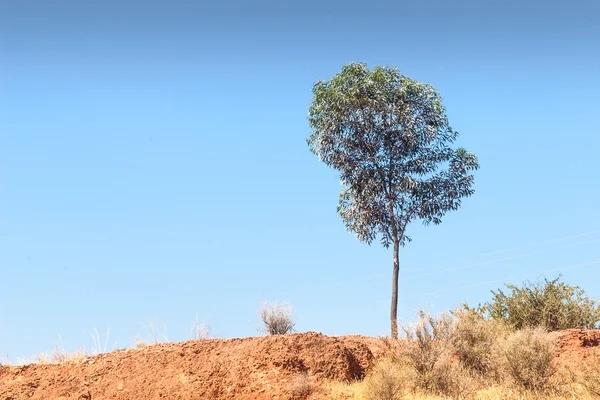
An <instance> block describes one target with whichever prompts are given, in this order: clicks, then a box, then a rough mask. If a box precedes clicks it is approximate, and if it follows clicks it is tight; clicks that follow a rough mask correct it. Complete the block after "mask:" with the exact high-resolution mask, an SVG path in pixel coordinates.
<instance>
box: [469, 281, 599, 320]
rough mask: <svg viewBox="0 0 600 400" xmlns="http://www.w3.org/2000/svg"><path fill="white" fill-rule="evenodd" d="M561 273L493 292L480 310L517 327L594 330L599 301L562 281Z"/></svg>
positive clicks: (597, 318)
mask: <svg viewBox="0 0 600 400" xmlns="http://www.w3.org/2000/svg"><path fill="white" fill-rule="evenodd" d="M560 279H561V275H559V276H558V277H556V278H554V279H552V280H548V279H544V282H537V283H532V282H524V283H523V286H522V287H518V286H516V285H512V284H507V285H506V287H507V288H508V289H509V290H510V292H509V293H507V294H506V293H504V292H503V291H502V290H501V289H498V291H492V294H493V295H494V298H493V299H492V301H491V302H489V303H486V304H484V305H482V306H480V307H479V308H478V309H477V311H478V312H479V313H481V314H482V315H485V316H486V317H488V318H490V319H496V320H502V321H505V322H506V323H508V324H509V325H511V326H512V327H514V328H515V329H522V328H527V327H531V328H536V327H541V328H544V329H546V330H548V331H556V330H560V329H572V328H577V329H595V328H598V326H599V323H600V305H599V303H598V301H596V300H593V299H591V298H589V297H587V296H585V292H584V291H583V289H581V288H580V287H579V286H571V285H567V284H566V283H564V282H561V281H560Z"/></svg>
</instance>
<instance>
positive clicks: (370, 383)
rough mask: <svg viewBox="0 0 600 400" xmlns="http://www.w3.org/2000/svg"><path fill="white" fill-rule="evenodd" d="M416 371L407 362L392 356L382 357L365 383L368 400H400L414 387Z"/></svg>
mask: <svg viewBox="0 0 600 400" xmlns="http://www.w3.org/2000/svg"><path fill="white" fill-rule="evenodd" d="M412 382H414V372H413V371H411V369H410V368H407V365H406V364H405V363H402V362H401V361H399V360H396V359H394V358H391V357H386V358H382V359H381V360H379V361H378V362H377V363H376V364H375V365H374V367H373V370H372V371H371V373H370V374H369V375H368V376H367V377H366V378H365V380H364V384H363V391H362V393H363V397H364V398H365V399H366V400H398V399H401V398H403V397H404V396H406V394H407V393H409V392H410V391H411V390H412V389H413V388H412V387H411V383H412Z"/></svg>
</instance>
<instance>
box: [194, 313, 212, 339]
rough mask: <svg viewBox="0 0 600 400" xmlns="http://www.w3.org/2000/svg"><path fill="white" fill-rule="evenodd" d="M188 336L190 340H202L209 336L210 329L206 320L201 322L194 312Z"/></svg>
mask: <svg viewBox="0 0 600 400" xmlns="http://www.w3.org/2000/svg"><path fill="white" fill-rule="evenodd" d="M190 336H191V339H192V340H203V339H208V338H210V329H209V327H208V325H207V324H206V322H201V321H199V320H198V315H197V314H196V319H195V320H194V323H193V324H192V327H191V329H190Z"/></svg>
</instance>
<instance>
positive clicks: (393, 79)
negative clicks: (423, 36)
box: [307, 63, 479, 247]
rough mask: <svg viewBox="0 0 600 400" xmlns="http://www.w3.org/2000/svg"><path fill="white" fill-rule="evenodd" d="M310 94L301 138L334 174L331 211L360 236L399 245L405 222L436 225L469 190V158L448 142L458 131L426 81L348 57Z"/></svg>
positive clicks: (471, 162) (403, 239)
mask: <svg viewBox="0 0 600 400" xmlns="http://www.w3.org/2000/svg"><path fill="white" fill-rule="evenodd" d="M313 94H314V97H313V100H312V103H311V105H310V108H309V123H310V126H311V128H312V133H311V135H310V137H309V138H308V140H307V142H308V145H309V148H310V150H311V151H312V152H313V153H315V154H316V155H317V156H318V157H319V158H320V159H321V160H322V161H323V162H324V163H325V164H327V165H328V166H330V167H332V168H334V169H336V170H338V171H339V172H340V175H341V181H342V185H343V189H342V191H341V194H340V202H339V206H338V212H339V214H340V215H341V217H342V219H343V221H344V223H345V224H346V228H347V229H348V230H350V231H352V232H354V233H355V234H356V235H357V237H358V239H360V240H361V241H363V242H366V243H371V242H372V241H373V240H374V239H375V238H376V237H377V236H378V235H380V237H381V242H382V244H383V245H384V246H385V247H388V246H389V245H390V244H391V243H397V242H398V243H399V244H401V245H404V243H405V242H406V241H408V240H410V239H409V238H408V237H406V236H405V234H404V233H405V230H406V226H407V225H408V223H409V222H410V221H412V220H414V219H416V218H419V219H421V220H423V221H424V222H425V223H434V224H439V223H440V222H441V217H442V216H443V215H444V214H445V213H446V212H447V211H449V210H456V209H458V208H459V206H460V204H461V198H463V197H466V196H470V195H471V194H473V189H472V185H473V176H472V175H471V174H470V172H471V171H472V170H474V169H477V168H478V166H479V165H478V162H477V157H475V155H473V154H471V153H468V152H467V151H466V150H464V149H462V148H458V149H453V148H452V147H451V146H450V145H451V144H452V143H453V142H454V141H455V140H456V138H457V137H458V133H457V132H455V131H453V130H452V128H451V127H450V125H449V124H448V118H447V116H446V110H445V108H444V106H443V105H442V98H441V96H440V95H439V93H438V92H437V91H436V90H435V89H434V88H433V86H431V85H429V84H426V83H421V82H417V81H414V80H412V79H410V78H408V77H406V76H404V75H402V74H400V72H399V71H398V70H397V69H395V68H389V67H377V68H375V69H374V70H372V71H370V70H369V69H368V68H367V66H366V64H362V63H353V64H348V65H346V66H344V67H343V68H342V71H341V72H340V73H339V74H338V75H336V76H334V77H333V78H332V79H331V80H329V81H318V82H316V83H315V84H314V86H313Z"/></svg>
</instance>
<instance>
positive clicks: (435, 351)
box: [402, 311, 453, 390]
mask: <svg viewBox="0 0 600 400" xmlns="http://www.w3.org/2000/svg"><path fill="white" fill-rule="evenodd" d="M402 329H403V331H404V333H405V334H406V338H407V339H408V344H407V346H406V349H405V351H404V355H405V356H406V357H407V358H408V359H409V361H410V364H411V365H412V367H413V368H414V370H415V372H416V378H417V382H416V383H417V386H418V387H420V388H423V389H425V390H432V389H433V388H434V386H435V383H434V381H435V373H434V369H435V368H436V365H437V364H439V363H440V362H445V361H446V360H448V359H449V358H450V356H451V351H452V349H451V345H450V338H451V337H452V333H453V320H452V317H451V316H450V315H449V314H442V315H441V316H440V317H438V318H435V317H433V316H431V315H429V314H426V313H425V312H423V311H420V312H419V320H418V322H417V323H416V324H415V326H414V327H408V328H407V327H404V328H402Z"/></svg>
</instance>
